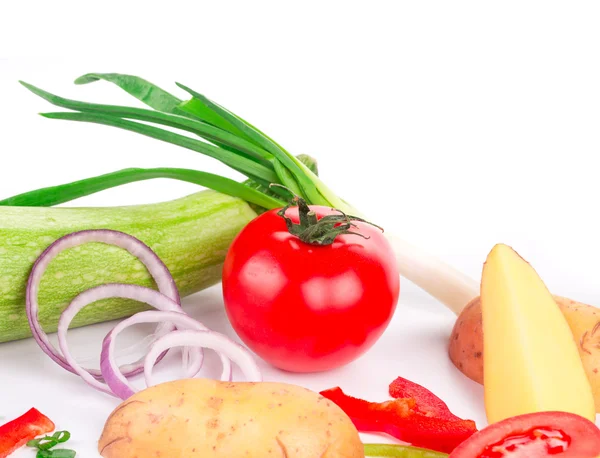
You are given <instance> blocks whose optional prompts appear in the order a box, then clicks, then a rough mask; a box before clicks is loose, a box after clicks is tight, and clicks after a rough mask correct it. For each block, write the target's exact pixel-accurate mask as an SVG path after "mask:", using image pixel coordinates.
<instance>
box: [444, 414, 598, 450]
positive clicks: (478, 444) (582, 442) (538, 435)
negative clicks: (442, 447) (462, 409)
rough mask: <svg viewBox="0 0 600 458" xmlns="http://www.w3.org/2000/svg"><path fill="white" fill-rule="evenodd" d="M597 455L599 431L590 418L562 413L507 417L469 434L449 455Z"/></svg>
mask: <svg viewBox="0 0 600 458" xmlns="http://www.w3.org/2000/svg"><path fill="white" fill-rule="evenodd" d="M549 456H556V457H557V458H597V457H598V456H600V430H599V429H598V428H597V427H596V425H595V424H594V423H592V422H591V421H589V420H587V419H585V418H583V417H580V416H579V415H574V414H570V413H565V412H540V413H533V414H527V415H521V416H517V417H512V418H508V419H506V420H503V421H501V422H499V423H495V424H493V425H491V426H488V427H487V428H485V429H483V430H481V431H479V432H478V433H476V434H474V435H473V436H471V437H470V438H469V439H468V440H466V441H465V442H463V443H462V444H461V445H459V446H458V447H457V448H456V450H454V452H452V454H451V455H450V458H503V457H513V458H521V457H523V458H543V457H549Z"/></svg>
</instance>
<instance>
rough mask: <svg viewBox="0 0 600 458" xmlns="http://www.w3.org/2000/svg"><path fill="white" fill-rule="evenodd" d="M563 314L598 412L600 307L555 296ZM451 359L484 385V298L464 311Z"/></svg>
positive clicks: (452, 339) (452, 340) (452, 342)
mask: <svg viewBox="0 0 600 458" xmlns="http://www.w3.org/2000/svg"><path fill="white" fill-rule="evenodd" d="M554 301H555V302H556V304H557V305H558V306H559V308H560V310H561V312H562V313H563V316H564V317H565V319H566V320H567V323H569V327H570V328H571V332H572V333H573V337H574V338H575V342H576V343H578V346H577V347H578V350H579V357H580V358H581V361H582V363H583V367H584V368H585V372H586V374H587V378H588V380H589V381H590V384H591V385H592V392H593V394H594V400H595V403H596V412H600V374H599V373H598V367H600V351H599V347H598V344H600V340H599V339H600V333H599V332H600V324H599V323H600V310H598V309H597V308H596V307H593V306H591V305H587V304H582V303H580V302H576V301H574V300H572V299H567V298H564V297H560V296H554ZM449 355H450V359H451V360H452V362H453V363H454V365H455V366H456V367H457V368H458V369H459V370H460V371H461V372H462V373H463V374H465V375H466V376H467V377H469V378H471V379H472V380H474V381H476V382H477V383H482V384H483V328H482V314H481V300H480V298H477V299H474V300H473V301H472V302H471V303H470V304H469V305H468V306H467V307H466V308H465V309H464V310H463V312H462V313H461V314H460V316H459V317H458V320H457V321H456V324H455V326H454V329H453V330H452V334H451V336H450V347H449Z"/></svg>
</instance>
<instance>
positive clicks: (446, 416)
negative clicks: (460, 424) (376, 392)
mask: <svg viewBox="0 0 600 458" xmlns="http://www.w3.org/2000/svg"><path fill="white" fill-rule="evenodd" d="M390 396H391V397H393V398H414V400H415V401H416V403H417V411H418V412H419V413H421V414H423V415H425V416H428V417H430V416H434V417H436V418H440V419H442V420H454V421H460V420H461V418H459V417H457V416H456V415H454V414H453V413H452V412H450V409H449V408H448V406H447V405H446V403H445V402H444V401H442V400H441V399H440V398H438V397H437V396H436V395H435V394H433V393H432V392H431V391H429V390H428V389H427V388H425V387H423V386H421V385H418V384H416V383H414V382H411V381H410V380H406V379H405V378H402V377H398V378H397V379H396V380H394V381H393V382H392V383H391V384H390Z"/></svg>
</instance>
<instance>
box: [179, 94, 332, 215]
mask: <svg viewBox="0 0 600 458" xmlns="http://www.w3.org/2000/svg"><path fill="white" fill-rule="evenodd" d="M176 84H177V85H178V86H179V87H180V88H182V89H184V90H185V91H187V92H189V93H190V95H191V96H192V97H194V98H195V99H198V100H200V101H201V102H202V104H203V105H205V106H207V107H208V108H210V109H212V110H213V111H214V112H215V113H217V114H218V115H219V116H221V117H222V118H224V119H226V120H227V121H228V122H229V123H231V124H232V125H234V126H235V127H236V128H237V129H238V130H240V131H242V132H243V133H244V135H245V136H246V138H248V139H250V140H251V141H253V142H254V143H255V144H256V145H258V146H260V147H262V148H263V149H265V150H267V151H268V152H270V153H271V154H273V156H275V157H276V158H277V159H279V160H280V161H281V163H282V165H284V166H285V167H286V168H287V169H289V171H290V172H291V173H292V174H293V175H294V177H295V178H296V180H297V181H298V184H299V186H300V188H301V189H302V191H303V193H302V194H303V195H305V196H306V197H307V199H308V200H309V201H310V203H312V204H315V205H329V206H331V205H332V203H331V202H329V201H328V200H327V199H325V198H324V197H323V195H322V194H321V193H320V192H319V191H318V190H317V188H316V187H315V185H314V182H313V181H311V180H310V179H309V178H308V177H307V175H306V170H308V169H306V170H302V168H301V166H300V165H299V164H298V162H297V161H296V160H295V158H294V157H293V156H292V155H291V154H290V153H288V152H287V151H286V150H284V149H283V148H281V147H280V146H279V145H278V144H277V143H275V142H274V141H273V140H271V139H270V138H269V137H267V136H266V135H264V134H263V133H262V132H260V131H259V130H258V129H256V128H255V127H253V126H252V125H250V124H249V123H247V122H245V121H244V120H242V119H241V118H239V117H238V116H236V115H234V114H233V113H231V112H230V111H229V110H227V109H226V108H224V107H221V106H220V105H218V104H216V103H214V102H212V101H211V100H209V99H208V98H207V97H205V96H203V95H202V94H199V93H198V92H196V91H194V90H192V89H190V88H188V87H187V86H184V85H183V84H181V83H176Z"/></svg>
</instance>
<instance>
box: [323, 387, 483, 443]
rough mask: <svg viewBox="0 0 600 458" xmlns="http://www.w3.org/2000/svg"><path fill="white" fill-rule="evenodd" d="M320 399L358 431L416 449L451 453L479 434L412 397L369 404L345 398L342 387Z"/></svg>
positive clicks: (468, 423)
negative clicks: (331, 404)
mask: <svg viewBox="0 0 600 458" xmlns="http://www.w3.org/2000/svg"><path fill="white" fill-rule="evenodd" d="M321 395H322V396H324V397H326V398H327V399H329V400H331V401H333V402H334V403H335V404H337V405H338V406H339V407H340V408H341V409H342V410H343V411H344V412H345V413H346V414H347V415H348V416H349V417H350V419H351V420H352V422H353V423H354V425H355V426H356V428H357V429H358V430H359V431H364V432H382V433H387V434H389V435H391V436H394V437H395V438H397V439H399V440H401V441H404V442H409V443H411V444H412V445H415V446H417V447H425V448H429V449H432V450H436V451H439V452H451V451H452V450H454V448H456V447H457V446H458V445H459V444H460V443H462V442H463V441H465V440H466V439H468V438H469V437H470V436H472V435H473V434H474V433H475V432H476V431H477V428H476V426H475V423H474V422H473V421H470V420H462V419H458V420H449V419H446V418H439V417H436V416H435V413H434V412H426V411H424V410H423V409H424V408H418V407H417V406H418V400H417V399H415V398H412V397H411V398H398V399H395V400H393V401H387V402H381V403H379V402H368V401H364V400H362V399H358V398H353V397H351V396H348V395H346V394H345V393H344V392H343V391H342V390H341V388H339V387H336V388H332V389H330V390H325V391H322V392H321Z"/></svg>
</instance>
